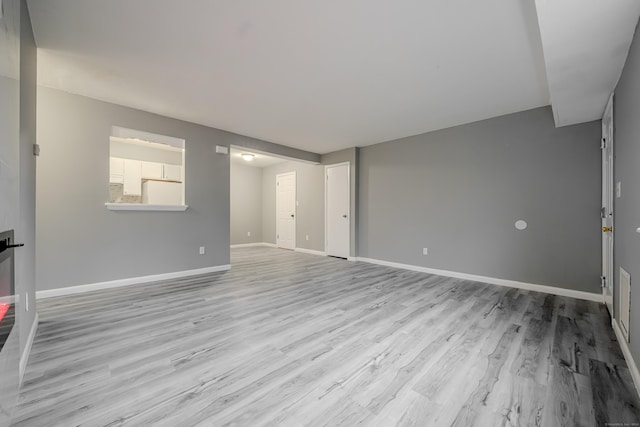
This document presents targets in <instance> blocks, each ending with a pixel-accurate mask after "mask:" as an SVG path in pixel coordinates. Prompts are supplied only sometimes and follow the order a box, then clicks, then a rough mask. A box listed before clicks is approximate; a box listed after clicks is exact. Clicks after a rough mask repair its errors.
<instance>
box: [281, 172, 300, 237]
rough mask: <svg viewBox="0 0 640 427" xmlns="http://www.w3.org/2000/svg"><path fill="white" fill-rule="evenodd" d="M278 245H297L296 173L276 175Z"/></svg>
mask: <svg viewBox="0 0 640 427" xmlns="http://www.w3.org/2000/svg"><path fill="white" fill-rule="evenodd" d="M276 246H277V247H279V248H284V249H295V247H296V173H295V172H288V173H283V174H280V175H276Z"/></svg>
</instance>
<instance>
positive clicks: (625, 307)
mask: <svg viewBox="0 0 640 427" xmlns="http://www.w3.org/2000/svg"><path fill="white" fill-rule="evenodd" d="M630 301H631V275H630V274H629V273H627V272H626V271H624V270H623V269H622V268H620V329H622V333H623V334H624V337H625V338H626V340H627V342H629V320H630V317H631V316H630V314H631V302H630Z"/></svg>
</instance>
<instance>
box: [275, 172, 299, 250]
mask: <svg viewBox="0 0 640 427" xmlns="http://www.w3.org/2000/svg"><path fill="white" fill-rule="evenodd" d="M286 175H293V248H283V249H291V250H294V249H295V248H296V247H297V246H298V240H297V238H296V229H297V228H298V181H297V180H298V178H297V176H296V171H291V172H285V173H279V174H276V185H275V187H276V247H277V248H280V247H281V246H280V245H279V240H280V221H279V219H278V215H279V213H280V209H278V208H279V206H280V200H279V199H280V197H279V196H278V179H279V178H280V177H281V176H286Z"/></svg>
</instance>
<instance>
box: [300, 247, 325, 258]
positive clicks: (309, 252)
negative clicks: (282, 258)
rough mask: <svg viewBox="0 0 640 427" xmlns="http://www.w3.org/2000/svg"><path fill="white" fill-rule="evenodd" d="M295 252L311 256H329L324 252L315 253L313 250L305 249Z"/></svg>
mask: <svg viewBox="0 0 640 427" xmlns="http://www.w3.org/2000/svg"><path fill="white" fill-rule="evenodd" d="M294 251H296V252H302V253H304V254H311V255H320V256H327V254H326V253H324V252H322V251H314V250H313V249H305V248H295V249H294Z"/></svg>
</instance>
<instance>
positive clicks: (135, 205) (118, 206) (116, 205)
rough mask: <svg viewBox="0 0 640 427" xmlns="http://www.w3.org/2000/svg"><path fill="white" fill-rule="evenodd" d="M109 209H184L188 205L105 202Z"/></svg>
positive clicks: (174, 210) (173, 210)
mask: <svg viewBox="0 0 640 427" xmlns="http://www.w3.org/2000/svg"><path fill="white" fill-rule="evenodd" d="M104 205H105V206H106V207H107V209H109V210H110V211H172V212H176V211H186V210H187V208H188V207H189V205H143V204H142V203H105V204H104Z"/></svg>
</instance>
